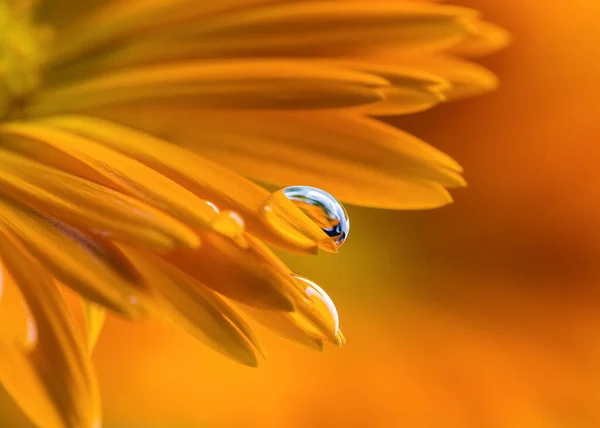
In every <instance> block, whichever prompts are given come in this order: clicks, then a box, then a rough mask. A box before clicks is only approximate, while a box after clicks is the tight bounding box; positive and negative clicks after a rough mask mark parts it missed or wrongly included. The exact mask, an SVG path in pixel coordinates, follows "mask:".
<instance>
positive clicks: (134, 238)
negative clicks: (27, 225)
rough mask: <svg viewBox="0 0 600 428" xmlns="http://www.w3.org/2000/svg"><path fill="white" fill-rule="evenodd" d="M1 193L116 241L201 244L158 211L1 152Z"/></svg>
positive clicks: (151, 244)
mask: <svg viewBox="0 0 600 428" xmlns="http://www.w3.org/2000/svg"><path fill="white" fill-rule="evenodd" d="M8 126H10V125H2V126H0V133H7V132H8V133H10V132H11V131H10V130H7V128H6V127H8ZM8 144H9V142H8V141H7V142H5V141H3V145H8ZM17 145H18V144H17ZM0 189H2V191H3V193H4V194H7V195H9V196H10V197H11V198H14V199H17V200H19V201H20V202H22V203H24V204H27V205H29V206H32V207H34V208H35V209H39V210H40V211H42V212H44V213H48V214H51V215H54V216H56V217H58V218H60V219H61V220H64V221H65V222H68V223H69V224H73V225H75V226H78V227H81V228H87V229H91V230H94V231H98V232H100V233H102V234H103V235H105V236H110V237H112V238H115V239H122V240H124V241H128V242H131V243H134V244H140V245H145V246H149V247H152V248H156V249H158V250H163V251H165V250H169V249H171V248H173V247H174V246H176V245H185V246H190V247H196V246H198V245H199V244H200V242H199V240H198V236H197V235H196V234H195V233H194V232H193V231H192V230H191V229H189V228H188V227H187V226H185V225H184V224H182V223H181V222H179V221H177V220H175V219H174V218H172V217H170V216H168V215H167V214H165V213H163V212H162V211H159V210H157V209H156V208H153V207H151V206H149V205H147V204H145V203H143V202H141V201H138V200H137V199H134V198H132V197H130V196H127V195H124V194H122V193H120V192H117V191H114V190H112V189H110V188H107V187H105V186H101V185H98V184H96V183H93V182H91V181H88V180H84V179H81V178H79V177H76V176H74V175H72V174H68V173H64V172H62V171H59V170H56V169H54V168H50V167H47V166H46V165H44V164H42V163H40V162H36V161H33V160H31V159H28V158H27V157H24V156H22V155H18V154H16V153H13V152H11V151H8V150H5V149H0Z"/></svg>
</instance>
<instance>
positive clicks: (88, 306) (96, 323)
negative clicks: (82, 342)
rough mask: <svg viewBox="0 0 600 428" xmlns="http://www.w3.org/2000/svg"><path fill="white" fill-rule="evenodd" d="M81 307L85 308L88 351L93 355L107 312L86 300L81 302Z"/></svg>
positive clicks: (84, 318) (84, 319)
mask: <svg viewBox="0 0 600 428" xmlns="http://www.w3.org/2000/svg"><path fill="white" fill-rule="evenodd" d="M81 305H82V307H83V321H84V324H85V332H86V337H87V349H88V352H89V353H90V354H91V353H92V351H93V350H94V347H95V346H96V343H97V342H98V339H99V337H100V333H101V332H102V327H104V321H105V319H106V310H105V309H104V308H103V307H102V306H98V305H96V304H95V303H92V302H89V301H87V300H85V299H82V300H81Z"/></svg>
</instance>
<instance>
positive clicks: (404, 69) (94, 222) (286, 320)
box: [0, 0, 506, 427]
mask: <svg viewBox="0 0 600 428" xmlns="http://www.w3.org/2000/svg"><path fill="white" fill-rule="evenodd" d="M64 3H69V4H68V5H67V6H68V7H67V8H65V7H62V8H61V6H59V5H55V4H53V2H51V1H48V2H47V3H44V2H41V3H40V4H35V5H34V3H33V2H30V1H25V0H14V1H10V0H4V1H3V2H2V3H0V142H1V144H0V256H1V259H2V271H1V272H2V299H0V306H1V307H2V311H0V320H1V322H0V333H1V335H0V381H1V382H2V383H3V385H4V386H5V387H6V389H7V390H8V391H9V392H10V393H11V394H12V395H13V396H14V398H15V400H16V401H17V402H18V403H19V404H20V405H21V406H22V407H23V409H24V410H25V411H26V412H27V414H28V415H29V416H30V417H31V418H32V420H33V421H34V422H36V423H38V424H40V425H43V426H65V427H67V426H68V427H91V426H95V424H96V423H97V422H98V421H99V420H100V416H99V415H100V405H99V400H98V389H97V384H96V380H95V377H94V373H93V368H92V366H91V363H90V358H89V352H90V351H91V349H92V348H93V346H94V343H95V341H96V340H97V338H98V334H99V332H100V330H101V327H102V322H103V319H104V316H105V315H104V314H105V309H108V310H110V311H111V312H113V313H116V314H118V315H121V316H124V317H128V318H132V319H138V318H142V317H154V318H158V319H165V320H169V321H170V322H173V323H174V324H176V325H178V326H180V327H182V328H184V329H185V330H187V331H188V332H189V333H190V334H192V335H193V336H195V337H196V338H198V339H199V340H200V341H202V342H203V343H205V344H207V345H208V346H211V347H212V348H214V349H215V350H217V351H218V352H220V353H222V354H224V355H226V356H228V357H230V358H232V359H234V360H236V361H238V362H240V363H243V364H247V365H250V366H255V365H257V361H258V356H259V355H261V354H263V355H264V350H263V348H262V346H261V345H260V343H259V341H258V339H257V338H256V336H255V334H254V333H253V332H252V330H251V327H250V325H249V324H248V323H247V322H246V320H245V318H244V317H243V316H241V315H240V313H241V312H244V313H247V314H250V315H251V316H252V317H253V318H255V319H256V320H257V321H258V322H261V323H263V324H265V325H267V326H268V327H270V328H271V329H273V330H275V331H277V332H278V333H280V334H281V335H282V336H284V337H287V338H289V339H291V340H294V341H296V342H299V343H301V344H304V345H307V346H310V347H313V348H316V349H322V348H323V343H324V341H329V342H332V343H335V344H338V345H342V344H343V343H345V338H344V336H343V334H342V333H341V331H340V330H339V319H338V315H337V311H336V309H335V306H333V303H332V302H331V299H329V297H328V296H327V294H326V293H325V291H323V290H322V289H321V288H320V287H319V286H317V285H316V284H314V283H312V282H311V281H309V280H307V279H304V278H302V277H298V276H296V275H293V274H292V272H290V271H289V269H288V268H287V267H286V266H285V265H284V264H283V263H282V262H281V261H279V260H278V259H277V257H276V256H275V255H274V254H273V253H272V252H271V251H270V250H269V249H268V247H267V245H266V244H269V245H272V246H275V247H278V248H280V249H284V250H287V251H292V252H298V253H315V252H317V251H318V250H319V249H322V250H325V251H330V252H335V251H337V247H338V245H339V244H340V243H341V242H342V241H343V239H345V237H346V235H347V231H344V230H341V229H340V227H341V226H340V225H341V224H345V223H343V221H344V219H343V218H333V219H332V218H329V217H327V216H323V212H322V211H320V210H322V209H323V207H324V206H327V204H323V203H321V204H313V205H311V204H310V203H309V204H307V202H306V200H303V201H301V203H298V201H295V202H296V203H295V202H294V201H293V200H291V199H290V198H289V194H288V195H286V193H285V192H275V193H273V194H271V193H269V192H268V191H267V190H265V189H264V188H263V187H261V186H259V185H257V184H255V181H258V182H264V183H270V184H275V185H278V186H292V185H298V184H302V185H306V186H314V187H317V188H321V189H324V190H326V191H327V192H329V193H331V194H333V195H335V196H336V197H337V198H339V199H340V200H342V201H345V202H348V203H351V204H357V205H366V206H371V207H380V208H392V209H423V208H435V207H439V206H442V205H445V204H447V203H449V202H451V197H450V195H449V193H448V191H447V190H446V189H447V188H452V187H461V186H464V184H465V183H464V180H463V179H462V177H461V168H460V166H459V165H458V164H457V163H456V162H455V161H454V160H452V159H451V158H450V157H448V156H447V155H445V154H443V153H441V152H440V151H438V150H436V149H435V148H433V147H431V146H429V145H427V144H426V143H424V142H423V141H421V140H419V139H417V138H416V137H413V136H411V135H408V134H406V133H404V132H402V131H400V130H399V129H396V128H395V127H393V126H390V125H388V124H385V123H383V122H382V121H380V120H378V119H376V118H375V117H381V116H393V115H400V114H408V113H415V112H418V111H422V110H425V109H429V108H431V107H434V106H435V105H438V104H440V103H442V102H445V101H447V100H455V99H459V98H463V97H466V96H471V95H475V94H478V93H482V92H485V91H488V90H490V89H493V88H494V87H495V85H496V79H495V77H494V76H493V75H492V74H491V73H489V72H488V71H486V70H484V69H483V68H481V67H479V66H476V65H474V64H471V63H469V62H465V61H463V60H459V59H457V58H456V57H455V55H457V54H467V55H469V54H482V53H488V52H489V51H491V50H493V49H496V48H498V47H499V46H501V45H503V44H504V43H505V42H506V35H505V33H504V32H503V31H502V30H500V29H498V28H496V27H495V26H493V25H492V24H489V23H485V22H483V21H481V20H480V19H479V17H478V14H477V13H476V12H475V11H473V10H470V9H466V8H462V7H457V6H446V5H437V4H429V3H425V2H415V1H391V0H388V1H384V0H377V1H366V0H327V1H318V2H317V1H304V0H298V1H284V0H225V1H219V2H205V1H200V0H148V1H139V0H113V1H99V2H96V3H98V5H97V7H96V8H91V7H90V8H89V10H83V11H80V10H78V9H77V4H78V3H77V2H72V4H71V2H64ZM69 8H72V10H69ZM252 180H255V181H252ZM329 193H326V192H321V193H319V195H321V196H322V195H328V196H327V197H329ZM334 201H335V200H334ZM327 203H329V202H327ZM332 203H333V202H332ZM337 212H338V213H344V211H343V209H341V210H337ZM342 238H343V239H342ZM63 286H65V287H67V288H70V289H72V290H74V291H75V292H76V293H77V294H78V295H79V296H81V298H82V302H83V307H84V315H85V316H84V318H85V327H86V328H85V336H84V335H82V333H81V332H80V331H79V330H78V327H77V326H76V325H75V324H74V322H73V320H72V319H71V316H70V314H69V311H68V310H67V308H66V307H65V304H64V302H63V298H62V295H61V291H60V290H61V289H62V288H63ZM86 338H87V339H86ZM86 340H87V342H86Z"/></svg>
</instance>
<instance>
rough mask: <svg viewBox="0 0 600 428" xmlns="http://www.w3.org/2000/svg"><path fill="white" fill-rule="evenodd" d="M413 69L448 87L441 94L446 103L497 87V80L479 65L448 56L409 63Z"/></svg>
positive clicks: (421, 59)
mask: <svg viewBox="0 0 600 428" xmlns="http://www.w3.org/2000/svg"><path fill="white" fill-rule="evenodd" d="M410 64H411V65H412V66H414V67H415V68H418V69H421V70H424V71H428V72H431V73H434V74H436V75H438V76H441V77H443V78H444V79H446V80H447V81H448V82H449V83H450V85H449V87H448V88H446V89H443V90H442V93H443V94H444V96H445V97H446V99H447V101H457V100H461V99H464V98H468V97H472V96H475V95H481V94H484V93H487V92H490V91H493V90H494V89H496V88H497V87H498V78H497V77H496V76H495V75H494V74H493V73H492V72H491V71H489V70H487V69H486V68H484V67H482V66H480V65H479V64H474V63H472V62H468V61H463V60H460V59H457V58H452V57H449V56H434V57H430V58H419V59H415V60H413V61H410Z"/></svg>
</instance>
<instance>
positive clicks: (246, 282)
mask: <svg viewBox="0 0 600 428" xmlns="http://www.w3.org/2000/svg"><path fill="white" fill-rule="evenodd" d="M202 238H203V239H204V240H205V242H204V245H203V246H202V247H201V248H198V249H197V250H187V249H183V248H181V249H177V250H175V251H173V252H171V253H169V254H167V255H165V258H166V259H167V260H169V261H170V262H171V263H172V264H174V265H175V266H177V267H178V268H180V269H181V270H182V271H184V272H186V273H187V274H188V275H190V276H192V277H193V278H194V279H196V280H197V281H198V282H200V283H202V284H205V285H206V286H207V287H210V288H211V289H213V290H215V291H217V292H218V293H220V294H223V295H224V296H227V297H229V298H231V299H234V300H238V301H240V302H243V303H246V304H248V305H251V306H257V307H262V308H274V309H278V310H283V311H289V310H292V309H293V303H292V301H291V300H290V298H289V297H288V292H287V291H286V290H287V288H289V287H290V283H291V278H290V276H289V274H288V272H287V271H282V270H281V269H274V268H273V267H272V266H271V265H270V264H268V263H267V262H266V261H265V259H264V257H263V256H262V254H261V253H259V252H257V251H256V249H255V246H254V245H252V243H250V244H249V245H248V247H247V248H241V247H239V246H238V245H235V244H234V243H233V242H231V240H229V239H225V238H223V237H222V236H220V235H217V234H214V233H205V234H203V235H202ZM249 239H251V237H250V236H246V240H247V241H248V240H249ZM253 241H254V240H252V242H253Z"/></svg>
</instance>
